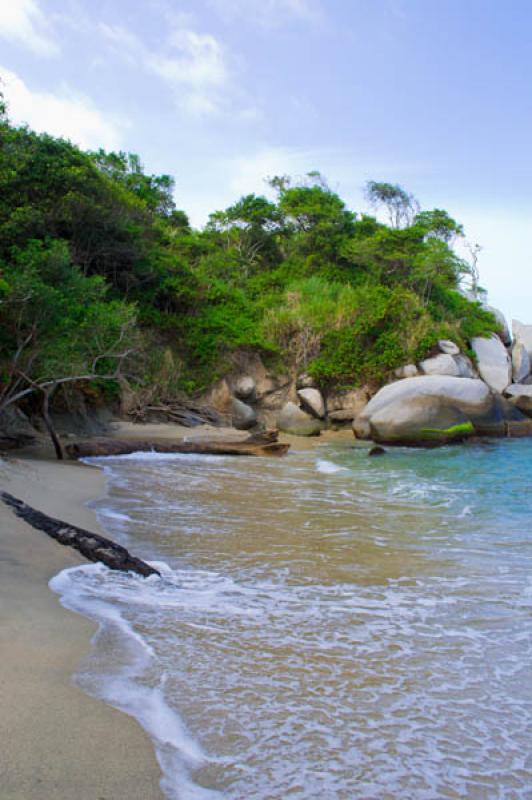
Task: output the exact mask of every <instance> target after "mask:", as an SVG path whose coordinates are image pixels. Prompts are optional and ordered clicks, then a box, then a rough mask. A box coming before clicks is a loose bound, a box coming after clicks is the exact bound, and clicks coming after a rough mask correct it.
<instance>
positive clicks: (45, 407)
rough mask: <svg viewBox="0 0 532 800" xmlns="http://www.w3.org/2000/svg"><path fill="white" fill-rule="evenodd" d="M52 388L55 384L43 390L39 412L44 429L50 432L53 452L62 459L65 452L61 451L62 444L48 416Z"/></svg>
mask: <svg viewBox="0 0 532 800" xmlns="http://www.w3.org/2000/svg"><path fill="white" fill-rule="evenodd" d="M54 389H55V386H53V387H52V389H51V390H49V391H44V392H43V398H42V409H41V414H42V418H43V420H44V424H45V425H46V430H47V431H48V433H49V434H50V439H51V440H52V443H53V445H54V450H55V454H56V456H57V458H58V460H59V461H62V460H63V459H64V457H65V454H64V452H63V446H62V444H61V442H60V441H59V437H58V435H57V433H56V431H55V428H54V426H53V423H52V420H51V418H50V411H49V404H50V395H51V394H52V392H53V391H54Z"/></svg>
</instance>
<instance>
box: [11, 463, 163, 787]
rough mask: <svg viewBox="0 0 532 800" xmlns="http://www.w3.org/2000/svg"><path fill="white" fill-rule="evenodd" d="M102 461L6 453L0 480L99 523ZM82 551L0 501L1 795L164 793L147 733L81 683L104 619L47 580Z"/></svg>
mask: <svg viewBox="0 0 532 800" xmlns="http://www.w3.org/2000/svg"><path fill="white" fill-rule="evenodd" d="M104 485H105V484H104V477H103V475H102V473H101V472H100V471H99V470H96V469H93V468H91V467H85V466H83V465H77V464H72V463H65V464H60V463H54V462H53V461H50V462H47V461H43V460H35V459H26V458H10V459H8V460H0V487H1V488H2V489H4V490H5V491H8V492H10V493H11V494H13V495H15V496H16V497H19V498H21V499H23V500H25V501H26V502H28V503H30V504H31V505H33V506H34V507H36V508H38V509H40V510H42V511H44V512H45V513H48V514H51V515H53V516H56V517H59V518H60V519H65V520H67V521H69V522H72V523H75V524H78V525H81V526H84V527H87V528H91V529H92V530H95V529H96V530H97V529H98V525H97V521H96V517H95V515H94V514H93V512H91V511H90V510H89V509H88V508H86V507H85V506H84V503H85V502H86V501H88V500H89V499H94V498H97V497H98V496H100V495H101V494H103V492H104ZM82 560H83V559H82V556H80V555H79V554H77V553H74V552H72V551H70V550H69V549H68V548H66V547H62V546H61V545H59V544H57V543H56V542H54V541H52V540H51V539H49V538H48V537H47V536H46V535H45V534H43V533H41V532H40V531H36V530H34V529H33V528H30V527H29V526H28V525H26V523H24V522H23V521H22V520H20V519H18V518H17V517H15V515H14V514H13V513H12V511H11V510H10V509H8V508H7V507H6V506H4V505H3V504H0V653H1V658H0V705H1V714H0V741H1V742H2V747H1V755H0V795H1V797H2V800H72V798H76V800H137V798H138V800H162V798H163V794H162V792H161V790H160V788H159V780H160V771H159V767H158V764H157V761H156V758H155V754H154V751H153V747H152V745H151V742H150V740H149V738H148V736H147V735H146V734H145V733H144V731H142V729H141V728H140V727H139V726H138V725H137V723H136V722H135V721H134V720H133V719H131V718H130V717H128V716H126V715H124V714H122V713H121V712H119V711H116V710H115V709H113V708H111V707H110V706H107V705H105V704H104V703H102V702H100V701H98V700H95V699H92V698H90V697H88V696H87V695H86V694H84V693H83V692H82V691H81V689H79V688H78V687H77V686H75V684H74V683H73V680H72V676H73V674H74V673H75V672H76V671H77V670H79V668H80V666H81V665H82V662H83V658H84V657H85V656H86V654H87V653H88V651H89V648H90V640H91V637H92V635H93V634H94V632H95V625H94V624H93V623H91V622H90V621H89V620H87V619H84V618H83V617H80V616H78V615H77V614H74V613H72V612H70V611H67V610H65V609H64V608H62V606H61V605H60V604H59V601H58V598H57V596H56V595H55V594H53V593H52V592H51V590H50V589H49V588H48V581H49V580H50V578H52V577H53V576H54V575H56V574H57V573H58V572H59V571H60V570H61V569H64V568H65V567H68V566H73V565H75V564H79V563H80V562H81V561H82Z"/></svg>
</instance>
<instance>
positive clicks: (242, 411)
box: [231, 397, 257, 431]
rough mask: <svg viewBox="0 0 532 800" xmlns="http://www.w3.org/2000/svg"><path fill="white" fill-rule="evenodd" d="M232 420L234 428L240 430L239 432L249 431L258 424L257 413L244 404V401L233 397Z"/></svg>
mask: <svg viewBox="0 0 532 800" xmlns="http://www.w3.org/2000/svg"><path fill="white" fill-rule="evenodd" d="M231 419H232V424H233V427H235V428H238V430H239V431H247V430H248V428H252V427H253V426H254V425H256V424H257V415H256V413H255V411H254V410H253V409H252V408H251V406H248V405H247V403H243V402H242V400H237V399H236V397H233V399H232V401H231Z"/></svg>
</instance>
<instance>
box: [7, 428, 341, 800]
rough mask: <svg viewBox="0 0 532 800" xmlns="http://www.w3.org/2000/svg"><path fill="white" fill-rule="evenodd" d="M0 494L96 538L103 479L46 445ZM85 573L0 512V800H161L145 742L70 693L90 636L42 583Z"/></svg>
mask: <svg viewBox="0 0 532 800" xmlns="http://www.w3.org/2000/svg"><path fill="white" fill-rule="evenodd" d="M113 427H114V430H113V435H114V436H115V437H117V438H128V439H135V438H141V439H148V438H181V437H187V438H189V439H202V438H211V439H233V440H235V439H242V438H246V436H247V435H248V434H247V433H246V432H242V431H235V430H234V429H230V428H212V427H211V426H201V427H200V428H197V429H193V430H191V429H187V428H182V427H180V426H177V425H169V424H152V425H133V424H131V423H128V422H117V423H116V425H114V426H113ZM340 435H341V436H342V437H343V436H345V434H340ZM336 436H338V434H336ZM284 438H285V440H287V441H290V438H291V437H284ZM324 438H325V437H324ZM326 438H327V439H328V438H335V434H332V433H330V432H329V434H328V436H327V437H326ZM319 441H320V440H319V439H318V440H301V439H300V440H299V441H298V446H299V447H307V446H311V447H315V446H316V445H317V444H318V442H319ZM322 441H323V440H322ZM0 488H1V489H2V490H5V491H7V492H9V493H10V494H13V495H14V496H15V497H18V498H20V499H22V500H24V501H25V502H27V503H29V504H30V505H32V506H33V507H34V508H37V509H39V510H41V511H43V512H45V513H47V514H49V515H51V516H54V517H57V518H59V519H63V520H65V521H67V522H71V523H73V524H77V525H80V526H82V527H86V528H88V529H91V530H100V529H99V527H98V522H97V519H96V516H95V514H94V513H93V512H92V511H91V510H90V509H89V508H88V507H87V505H86V503H87V502H88V501H89V500H94V499H96V498H98V497H99V496H101V495H102V494H103V493H104V492H105V478H104V476H103V473H102V472H101V471H100V470H98V469H96V468H92V467H89V466H85V465H83V464H79V463H76V462H57V461H54V460H53V457H52V453H51V452H50V446H49V444H48V443H47V442H46V441H45V442H44V443H41V444H39V445H37V446H34V447H32V448H29V449H28V450H27V451H25V452H24V453H21V454H20V455H18V454H17V455H16V456H10V457H6V458H4V459H0ZM100 532H103V533H105V532H104V531H101V530H100ZM132 550H133V551H134V548H132ZM82 561H83V557H82V556H81V555H79V554H78V553H75V552H73V551H71V550H70V549H69V548H66V547H62V546H61V545H59V544H57V543H56V542H54V541H52V540H51V539H50V538H48V537H47V536H46V535H45V534H44V533H42V532H40V531H36V530H34V529H33V528H30V527H29V526H28V525H27V524H26V523H25V522H23V521H22V520H20V519H18V518H17V517H16V516H15V515H14V514H13V512H12V511H11V509H9V508H8V507H6V506H5V505H3V504H1V503H0V609H1V615H2V624H1V626H0V648H1V653H2V659H1V662H0V696H1V704H2V714H1V717H0V737H1V741H2V755H1V760H0V786H1V797H2V800H52V798H53V800H71V799H72V798H73V797H75V798H76V800H122V799H123V800H136V798H138V799H139V800H141V799H142V800H162V798H163V794H162V792H161V789H160V788H159V780H160V777H161V776H160V771H159V766H158V764H157V761H156V757H155V754H154V750H153V747H152V744H151V742H150V740H149V738H148V736H147V735H146V734H145V733H144V731H143V730H142V729H141V728H140V727H139V725H138V724H137V723H136V722H135V721H134V720H133V719H131V718H130V717H128V716H127V715H125V714H123V713H121V712H119V711H116V710H115V709H113V708H111V707H110V706H108V705H106V704H104V703H103V702H101V701H98V700H95V699H93V698H91V697H89V696H87V695H86V694H84V693H83V692H82V691H81V689H79V688H78V687H77V686H76V685H75V683H74V681H73V676H74V674H75V673H76V671H77V670H79V669H80V667H82V665H83V659H84V657H85V656H86V655H87V653H88V652H89V650H90V640H91V637H92V635H93V634H94V632H95V626H94V624H93V623H92V622H90V621H89V620H87V619H85V618H84V617H81V616H79V615H77V614H74V613H73V612H70V611H68V610H66V609H64V608H63V607H62V606H61V605H60V603H59V600H58V597H57V596H56V595H55V594H54V593H53V592H52V591H51V590H50V589H49V588H48V581H49V580H50V579H51V578H52V577H53V576H54V575H56V574H57V573H58V572H59V571H60V570H62V569H64V568H65V567H69V566H74V565H76V564H79V563H81V562H82Z"/></svg>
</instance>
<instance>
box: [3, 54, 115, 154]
mask: <svg viewBox="0 0 532 800" xmlns="http://www.w3.org/2000/svg"><path fill="white" fill-rule="evenodd" d="M0 78H1V80H2V83H3V86H2V88H3V91H4V95H5V99H6V101H7V103H8V111H9V116H10V118H11V119H12V120H13V121H14V122H16V123H19V124H21V123H27V124H28V125H29V126H30V127H31V128H33V129H34V130H36V131H38V132H43V131H46V132H47V133H50V134H52V135H54V136H62V137H64V138H66V139H70V140H71V141H73V142H74V143H75V144H77V145H80V146H81V147H83V148H86V149H96V148H98V147H104V148H106V149H109V150H115V149H119V148H120V142H121V136H120V127H121V126H122V125H123V124H124V123H118V122H117V121H116V120H110V119H109V118H108V116H107V115H104V114H103V113H102V112H101V111H99V109H98V108H96V106H95V105H94V103H93V102H92V100H91V99H90V98H88V97H86V96H84V95H80V94H77V93H74V92H73V91H72V90H70V89H68V88H62V89H61V91H60V92H59V93H58V94H52V93H51V92H38V91H32V90H31V89H30V88H29V87H28V86H27V85H26V84H25V83H24V81H23V80H22V78H20V77H19V76H18V75H16V74H15V73H14V72H11V71H10V70H8V69H5V68H4V67H2V66H0Z"/></svg>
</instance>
